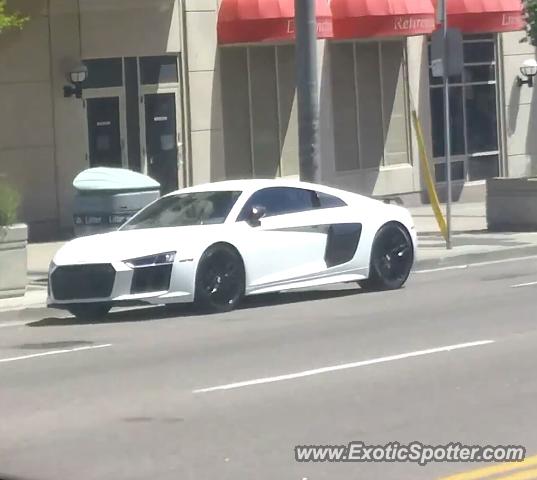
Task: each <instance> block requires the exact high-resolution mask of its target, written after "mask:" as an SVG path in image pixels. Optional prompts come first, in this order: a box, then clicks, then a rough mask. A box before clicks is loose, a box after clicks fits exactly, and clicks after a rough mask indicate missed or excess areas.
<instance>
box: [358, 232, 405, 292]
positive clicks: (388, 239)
mask: <svg viewBox="0 0 537 480" xmlns="http://www.w3.org/2000/svg"><path fill="white" fill-rule="evenodd" d="M413 264H414V246H413V244H412V238H411V237H410V234H409V233H408V231H407V229H406V228H405V227H404V226H403V225H401V224H399V223H388V224H386V225H384V226H383V227H382V228H381V229H380V230H379V231H378V232H377V235H376V236H375V240H374V241H373V247H372V249H371V261H370V266H369V278H368V279H367V280H363V281H361V282H359V284H360V286H361V287H362V288H364V289H366V290H397V289H399V288H401V287H402V286H403V285H404V284H405V283H406V281H407V280H408V276H409V275H410V271H411V270H412V265H413Z"/></svg>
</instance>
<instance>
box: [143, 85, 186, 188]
mask: <svg viewBox="0 0 537 480" xmlns="http://www.w3.org/2000/svg"><path fill="white" fill-rule="evenodd" d="M144 105H145V115H144V119H145V149H144V150H145V156H146V161H147V163H146V164H147V174H148V175H149V176H150V177H152V178H154V179H155V180H156V181H157V182H160V184H161V191H162V193H163V194H165V193H169V192H172V191H174V190H177V188H178V162H179V158H178V154H179V150H178V136H177V108H176V96H175V93H173V92H166V93H149V94H146V95H144Z"/></svg>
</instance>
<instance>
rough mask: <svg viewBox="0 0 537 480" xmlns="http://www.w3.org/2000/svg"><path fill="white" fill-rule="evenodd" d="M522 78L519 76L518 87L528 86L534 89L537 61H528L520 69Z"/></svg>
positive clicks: (531, 59) (532, 59)
mask: <svg viewBox="0 0 537 480" xmlns="http://www.w3.org/2000/svg"><path fill="white" fill-rule="evenodd" d="M520 73H521V74H522V76H520V75H519V76H518V86H519V87H521V86H522V85H527V86H528V87H530V88H533V79H534V77H535V75H537V60H535V59H534V58H530V59H528V60H526V61H525V62H524V63H523V64H522V66H521V67H520Z"/></svg>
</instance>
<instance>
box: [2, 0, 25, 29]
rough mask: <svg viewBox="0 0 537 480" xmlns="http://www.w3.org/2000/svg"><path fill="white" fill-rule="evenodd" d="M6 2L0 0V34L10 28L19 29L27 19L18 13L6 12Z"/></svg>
mask: <svg viewBox="0 0 537 480" xmlns="http://www.w3.org/2000/svg"><path fill="white" fill-rule="evenodd" d="M6 8H7V2H6V0H0V33H2V32H3V31H5V30H9V29H11V28H17V29H19V30H20V29H21V28H22V27H23V26H24V24H25V23H26V22H27V21H28V17H26V16H24V15H21V14H20V13H19V12H11V13H9V12H7V11H6Z"/></svg>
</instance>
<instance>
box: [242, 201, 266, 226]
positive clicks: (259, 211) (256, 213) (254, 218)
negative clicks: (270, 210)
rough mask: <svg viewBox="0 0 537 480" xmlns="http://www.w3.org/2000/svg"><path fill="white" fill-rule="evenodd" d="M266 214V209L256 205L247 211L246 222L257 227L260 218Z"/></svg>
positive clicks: (259, 223)
mask: <svg viewBox="0 0 537 480" xmlns="http://www.w3.org/2000/svg"><path fill="white" fill-rule="evenodd" d="M266 214H267V209H266V208H265V207H262V206H261V205H256V206H254V207H252V208H251V209H250V211H249V212H248V217H247V218H246V223H248V225H250V226H251V227H259V225H261V219H262V218H263V217H264V216H265V215H266Z"/></svg>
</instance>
